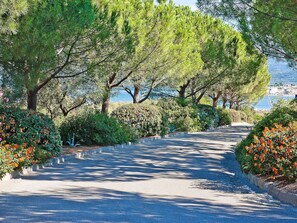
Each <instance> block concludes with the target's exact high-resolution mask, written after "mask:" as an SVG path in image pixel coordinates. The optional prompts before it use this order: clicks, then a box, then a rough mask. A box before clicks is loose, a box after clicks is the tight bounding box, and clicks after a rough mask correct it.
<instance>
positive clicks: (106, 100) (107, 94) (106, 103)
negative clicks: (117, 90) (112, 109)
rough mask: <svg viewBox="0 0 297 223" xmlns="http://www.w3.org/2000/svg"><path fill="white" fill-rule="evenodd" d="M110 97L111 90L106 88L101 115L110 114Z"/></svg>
mask: <svg viewBox="0 0 297 223" xmlns="http://www.w3.org/2000/svg"><path fill="white" fill-rule="evenodd" d="M110 95H111V89H110V88H106V89H105V93H104V95H103V102H102V107H101V113H103V114H108V112H109V105H110Z"/></svg>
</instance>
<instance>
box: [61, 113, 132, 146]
mask: <svg viewBox="0 0 297 223" xmlns="http://www.w3.org/2000/svg"><path fill="white" fill-rule="evenodd" d="M60 132H61V137H62V140H63V143H64V144H67V143H68V144H72V146H74V145H75V144H76V143H78V144H82V145H87V146H91V145H114V144H121V143H127V142H129V141H130V142H131V141H135V135H134V133H133V132H132V130H131V129H130V128H129V127H128V126H126V125H125V124H121V123H119V122H118V121H117V120H116V119H114V118H111V117H108V116H107V115H105V114H100V113H86V114H82V115H79V116H76V117H71V118H69V119H67V120H66V121H65V122H63V123H62V124H61V126H60ZM73 140H74V142H73Z"/></svg>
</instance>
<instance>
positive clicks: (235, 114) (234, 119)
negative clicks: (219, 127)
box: [227, 109, 241, 122]
mask: <svg viewBox="0 0 297 223" xmlns="http://www.w3.org/2000/svg"><path fill="white" fill-rule="evenodd" d="M227 111H228V113H229V115H230V117H231V122H241V114H240V112H238V111H236V110H234V109H228V110H227Z"/></svg>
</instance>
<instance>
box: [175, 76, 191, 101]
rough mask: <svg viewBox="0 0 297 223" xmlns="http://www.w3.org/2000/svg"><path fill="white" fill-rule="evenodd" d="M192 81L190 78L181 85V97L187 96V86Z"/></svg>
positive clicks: (179, 92)
mask: <svg viewBox="0 0 297 223" xmlns="http://www.w3.org/2000/svg"><path fill="white" fill-rule="evenodd" d="M190 83H191V80H188V81H187V83H185V84H184V85H181V86H179V91H178V94H179V98H180V99H185V98H186V90H187V87H188V86H189V85H190Z"/></svg>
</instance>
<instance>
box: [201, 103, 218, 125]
mask: <svg viewBox="0 0 297 223" xmlns="http://www.w3.org/2000/svg"><path fill="white" fill-rule="evenodd" d="M197 109H198V114H199V118H200V122H201V127H202V130H206V129H210V128H216V127H218V124H219V114H218V112H217V110H216V109H215V108H214V107H212V106H210V105H197Z"/></svg>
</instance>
